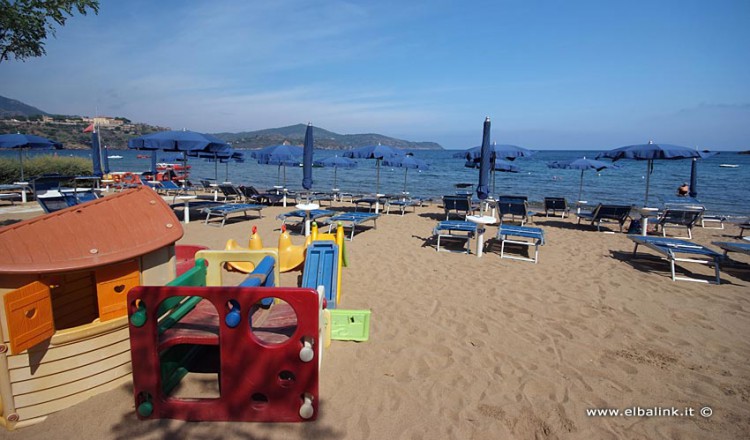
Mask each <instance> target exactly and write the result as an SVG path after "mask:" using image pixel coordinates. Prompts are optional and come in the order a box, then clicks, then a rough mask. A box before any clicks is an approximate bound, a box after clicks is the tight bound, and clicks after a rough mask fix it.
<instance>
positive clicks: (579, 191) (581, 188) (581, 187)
mask: <svg viewBox="0 0 750 440" xmlns="http://www.w3.org/2000/svg"><path fill="white" fill-rule="evenodd" d="M584 171H585V170H581V183H580V184H579V185H578V200H577V201H578V202H580V201H581V200H583V199H581V195H582V194H583V172H584Z"/></svg>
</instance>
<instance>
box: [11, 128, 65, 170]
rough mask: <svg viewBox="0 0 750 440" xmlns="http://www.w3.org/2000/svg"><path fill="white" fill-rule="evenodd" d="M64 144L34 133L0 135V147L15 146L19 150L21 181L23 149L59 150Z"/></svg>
mask: <svg viewBox="0 0 750 440" xmlns="http://www.w3.org/2000/svg"><path fill="white" fill-rule="evenodd" d="M62 147H63V144H62V143H60V142H56V141H51V140H49V139H47V138H43V137H41V136H36V135H33V134H21V133H15V134H1V135H0V148H13V149H17V150H18V157H19V160H20V161H21V181H23V180H24V175H23V150H53V149H56V150H59V149H62Z"/></svg>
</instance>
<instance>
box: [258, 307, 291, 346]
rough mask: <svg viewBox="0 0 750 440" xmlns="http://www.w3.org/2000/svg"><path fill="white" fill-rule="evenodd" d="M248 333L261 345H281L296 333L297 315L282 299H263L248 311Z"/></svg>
mask: <svg viewBox="0 0 750 440" xmlns="http://www.w3.org/2000/svg"><path fill="white" fill-rule="evenodd" d="M250 331H251V332H252V334H253V337H255V339H257V340H258V341H260V342H261V343H263V344H266V345H276V344H283V343H285V342H286V341H288V340H289V338H291V337H292V335H293V334H294V333H295V332H296V331H297V313H296V312H295V311H294V308H293V307H292V306H291V305H289V303H287V302H286V301H284V300H282V299H279V298H272V297H269V298H263V299H262V300H261V301H259V302H258V303H257V304H255V305H254V306H253V308H252V310H251V311H250Z"/></svg>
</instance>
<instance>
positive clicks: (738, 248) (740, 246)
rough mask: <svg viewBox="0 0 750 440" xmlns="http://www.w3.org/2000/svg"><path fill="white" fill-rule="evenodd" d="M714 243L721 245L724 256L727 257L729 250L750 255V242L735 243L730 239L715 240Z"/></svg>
mask: <svg viewBox="0 0 750 440" xmlns="http://www.w3.org/2000/svg"><path fill="white" fill-rule="evenodd" d="M712 244H713V245H715V246H719V247H720V248H722V249H723V250H724V256H725V257H726V256H727V255H728V254H729V252H739V253H741V254H747V255H750V243H734V242H730V241H714V242H712Z"/></svg>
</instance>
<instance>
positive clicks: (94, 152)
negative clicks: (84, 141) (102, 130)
mask: <svg viewBox="0 0 750 440" xmlns="http://www.w3.org/2000/svg"><path fill="white" fill-rule="evenodd" d="M105 155H106V153H105ZM91 161H92V163H93V165H94V175H95V176H98V177H102V176H103V175H104V172H103V171H102V162H103V161H104V159H103V158H102V149H101V146H100V145H99V132H97V131H96V127H94V130H93V131H92V132H91Z"/></svg>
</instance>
